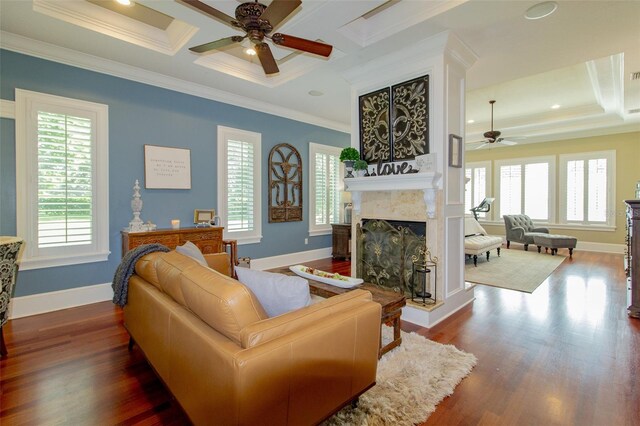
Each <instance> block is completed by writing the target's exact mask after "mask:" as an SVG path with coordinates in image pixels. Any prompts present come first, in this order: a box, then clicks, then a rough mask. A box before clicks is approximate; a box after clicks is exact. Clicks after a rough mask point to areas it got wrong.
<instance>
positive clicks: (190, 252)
mask: <svg viewBox="0 0 640 426" xmlns="http://www.w3.org/2000/svg"><path fill="white" fill-rule="evenodd" d="M176 251H177V252H178V253H180V254H184V255H185V256H189V257H190V258H192V259H194V260H196V261H197V262H198V263H200V264H201V265H202V266H207V261H206V260H205V259H204V256H203V255H202V252H201V251H200V249H199V248H198V246H197V245H195V244H193V243H192V242H191V241H187V242H186V243H184V244H183V245H181V246H178V247H176Z"/></svg>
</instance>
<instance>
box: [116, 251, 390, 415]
mask: <svg viewBox="0 0 640 426" xmlns="http://www.w3.org/2000/svg"><path fill="white" fill-rule="evenodd" d="M220 256H221V255H208V256H205V257H206V258H207V261H208V262H209V264H210V265H211V266H214V267H216V266H217V267H222V268H223V269H224V268H225V261H224V260H221V257H220ZM222 256H224V254H223V255H222ZM226 264H228V259H227V261H226ZM226 268H227V272H228V267H226ZM135 270H136V273H135V274H134V275H133V276H132V278H131V280H130V281H129V293H128V302H127V305H126V306H125V307H124V323H125V327H126V328H127V330H128V331H129V334H130V335H131V338H132V339H133V341H135V343H136V344H138V345H139V347H140V349H141V350H142V351H143V352H144V354H145V356H146V357H147V359H148V361H149V363H150V364H151V365H152V366H153V368H154V369H155V371H156V372H157V374H158V375H159V376H160V378H161V379H162V380H163V381H164V383H165V384H166V386H167V387H168V388H169V390H170V391H171V392H172V394H173V395H174V396H175V398H176V399H177V401H178V402H179V403H180V405H181V406H182V408H183V409H184V411H185V412H186V413H187V415H188V416H189V418H190V419H191V421H193V423H194V424H197V425H236V424H241V425H258V424H260V425H267V424H273V425H286V424H290V425H307V424H315V423H319V422H320V421H322V420H323V419H325V418H327V417H329V416H330V415H331V414H333V413H334V412H336V411H337V410H338V409H339V408H341V407H342V406H344V405H346V404H348V403H349V402H350V401H352V400H354V399H355V398H356V397H357V396H359V395H360V394H361V393H362V392H364V391H366V390H367V389H368V388H370V387H371V386H373V385H374V383H375V376H376V368H377V362H378V345H379V340H380V310H381V307H380V305H379V304H378V303H375V302H372V301H371V293H369V292H367V291H363V290H354V291H351V292H348V293H345V294H343V295H340V296H336V297H332V298H330V299H326V300H325V301H322V302H320V303H316V304H314V305H311V306H308V307H305V308H302V309H300V310H297V311H293V312H289V313H286V314H283V315H280V316H277V317H273V318H267V316H266V314H265V312H264V310H263V308H262V306H261V305H260V303H259V301H258V300H256V298H255V296H254V295H253V293H251V291H249V290H248V289H247V288H246V287H245V286H244V285H242V284H241V283H239V282H238V281H236V280H234V279H232V278H229V277H227V276H225V275H223V274H221V273H219V272H216V271H214V270H212V269H210V268H206V267H204V266H202V265H200V264H199V263H198V262H196V261H195V260H193V259H191V258H189V257H187V256H184V255H182V254H179V253H176V252H174V251H171V252H168V253H151V254H149V255H147V256H144V257H143V258H141V259H140V260H139V261H138V262H137V264H136V268H135Z"/></svg>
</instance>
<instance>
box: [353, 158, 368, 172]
mask: <svg viewBox="0 0 640 426" xmlns="http://www.w3.org/2000/svg"><path fill="white" fill-rule="evenodd" d="M368 168H369V164H368V163H367V162H366V161H364V160H356V161H355V162H354V163H353V170H355V171H356V172H358V176H365V171H366V170H367V169H368Z"/></svg>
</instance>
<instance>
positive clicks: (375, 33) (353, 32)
mask: <svg viewBox="0 0 640 426" xmlns="http://www.w3.org/2000/svg"><path fill="white" fill-rule="evenodd" d="M467 1H469V0H462V1H455V2H452V1H432V2H424V3H417V2H400V3H398V4H395V5H394V6H393V7H390V8H388V9H385V10H384V11H382V12H380V13H377V14H375V15H373V16H371V17H369V18H364V17H360V18H358V19H355V20H353V21H351V22H350V23H348V24H347V25H344V26H343V27H342V28H340V29H338V31H339V32H340V33H342V35H344V36H345V37H348V38H349V39H351V41H353V42H355V43H357V44H358V45H360V46H361V47H366V46H369V45H372V44H374V43H377V42H379V41H380V40H383V39H385V38H387V37H390V36H392V35H394V34H397V33H398V32H400V31H402V30H405V29H407V28H410V27H412V26H414V25H417V24H419V23H421V22H424V21H426V20H427V19H430V18H433V17H434V16H437V15H440V14H442V13H444V12H446V11H448V10H450V9H453V8H454V7H457V6H459V5H461V4H462V3H465V2H467ZM381 4H383V2H381Z"/></svg>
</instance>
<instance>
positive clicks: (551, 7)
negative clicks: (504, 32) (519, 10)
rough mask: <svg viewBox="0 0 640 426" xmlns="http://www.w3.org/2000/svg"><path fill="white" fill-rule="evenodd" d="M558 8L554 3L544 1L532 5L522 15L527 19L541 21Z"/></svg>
mask: <svg viewBox="0 0 640 426" xmlns="http://www.w3.org/2000/svg"><path fill="white" fill-rule="evenodd" d="M557 8H558V3H556V2H555V1H545V2H542V3H538V4H534V5H533V6H531V7H530V8H529V9H527V11H526V12H525V14H524V17H525V18H527V19H532V20H534V19H542V18H544V17H546V16H549V15H551V14H552V13H553V12H555V11H556V9H557Z"/></svg>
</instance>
